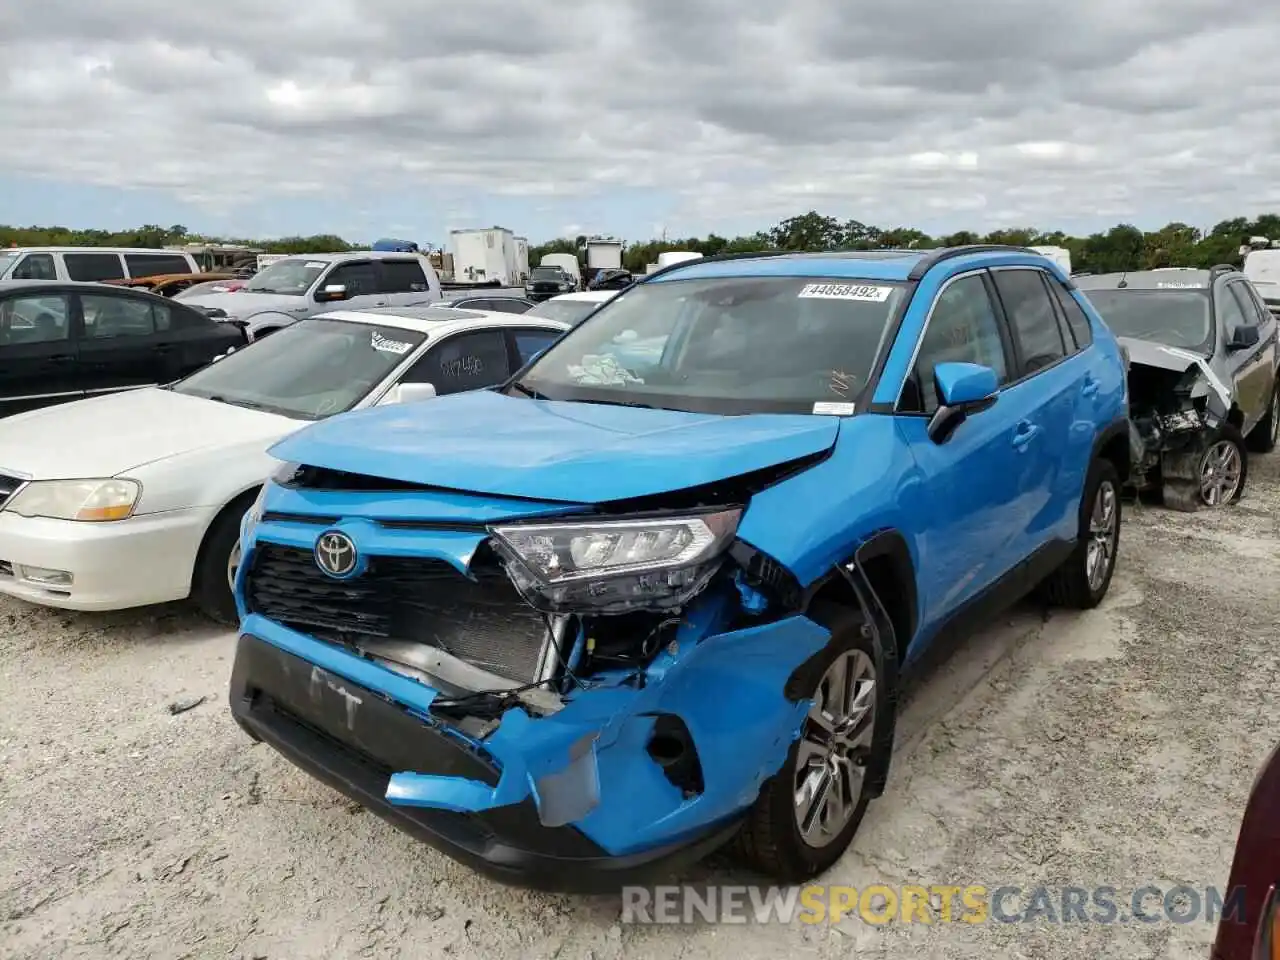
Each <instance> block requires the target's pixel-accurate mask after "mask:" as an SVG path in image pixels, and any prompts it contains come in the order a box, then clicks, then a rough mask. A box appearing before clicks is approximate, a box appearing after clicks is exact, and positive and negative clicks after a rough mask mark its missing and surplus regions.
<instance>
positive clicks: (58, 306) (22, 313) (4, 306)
mask: <svg viewBox="0 0 1280 960" xmlns="http://www.w3.org/2000/svg"><path fill="white" fill-rule="evenodd" d="M70 316H71V311H70V310H69V309H68V298H67V297H65V296H56V297H33V296H25V297H10V298H8V299H7V300H3V301H0V344H20V343H51V342H53V341H57V340H66V339H67V338H68V336H69V331H70V329H71V324H70V321H69V318H70Z"/></svg>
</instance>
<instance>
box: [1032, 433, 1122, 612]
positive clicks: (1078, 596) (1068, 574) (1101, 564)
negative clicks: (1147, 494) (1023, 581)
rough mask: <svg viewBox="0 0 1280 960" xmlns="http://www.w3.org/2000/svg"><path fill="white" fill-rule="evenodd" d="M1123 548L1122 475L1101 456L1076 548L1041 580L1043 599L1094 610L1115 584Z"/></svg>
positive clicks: (1088, 486)
mask: <svg viewBox="0 0 1280 960" xmlns="http://www.w3.org/2000/svg"><path fill="white" fill-rule="evenodd" d="M1119 550H1120V475H1119V473H1117V472H1116V467H1115V464H1113V463H1112V462H1111V461H1110V460H1106V459H1103V458H1101V457H1099V458H1098V459H1096V460H1094V461H1093V464H1092V465H1091V466H1090V467H1089V475H1088V477H1087V478H1086V479H1085V485H1084V496H1083V497H1081V498H1080V520H1079V526H1078V528H1077V533H1076V544H1075V549H1074V550H1072V551H1071V555H1070V556H1069V557H1067V559H1066V560H1065V561H1063V563H1062V566H1060V567H1058V569H1057V570H1055V571H1054V572H1053V573H1051V574H1050V575H1049V577H1048V578H1047V579H1046V580H1045V581H1044V582H1043V583H1041V584H1040V586H1039V590H1038V592H1039V594H1040V597H1041V599H1042V600H1044V601H1046V602H1047V603H1050V604H1052V605H1054V606H1058V607H1070V608H1073V609H1076V610H1091V609H1093V608H1094V607H1096V606H1097V605H1098V604H1100V603H1101V602H1102V598H1103V597H1105V596H1106V595H1107V590H1109V589H1110V587H1111V577H1112V575H1113V574H1114V573H1115V570H1116V555H1117V554H1118V553H1119Z"/></svg>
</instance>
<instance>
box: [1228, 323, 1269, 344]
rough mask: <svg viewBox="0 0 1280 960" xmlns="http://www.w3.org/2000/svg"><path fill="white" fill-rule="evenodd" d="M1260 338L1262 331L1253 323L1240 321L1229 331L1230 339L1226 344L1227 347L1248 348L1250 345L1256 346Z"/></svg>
mask: <svg viewBox="0 0 1280 960" xmlns="http://www.w3.org/2000/svg"><path fill="white" fill-rule="evenodd" d="M1260 339H1262V331H1261V330H1259V329H1258V327H1257V326H1256V325H1255V324H1252V323H1242V324H1241V325H1240V326H1238V327H1236V328H1235V329H1234V330H1232V331H1231V341H1230V342H1229V343H1228V344H1227V349H1228V350H1248V349H1249V348H1250V347H1256V346H1257V345H1258V341H1259V340H1260Z"/></svg>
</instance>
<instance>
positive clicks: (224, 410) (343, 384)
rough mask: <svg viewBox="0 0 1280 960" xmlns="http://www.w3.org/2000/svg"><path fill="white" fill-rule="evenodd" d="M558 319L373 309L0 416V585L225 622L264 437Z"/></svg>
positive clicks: (506, 354)
mask: <svg viewBox="0 0 1280 960" xmlns="http://www.w3.org/2000/svg"><path fill="white" fill-rule="evenodd" d="M566 329H567V326H566V324H564V323H562V322H559V321H556V320H549V319H545V318H542V319H540V318H537V317H532V318H530V317H526V316H523V315H518V314H509V313H488V312H481V311H472V310H447V309H440V308H432V307H388V308H383V309H375V310H360V311H339V312H334V313H328V314H324V315H322V316H317V317H312V318H310V319H307V320H303V321H300V322H298V323H296V324H294V325H292V326H289V327H286V328H285V329H283V330H280V331H279V332H278V333H276V334H274V335H273V336H270V337H267V338H265V339H263V340H261V341H258V342H256V343H254V344H252V345H251V346H248V347H245V348H243V349H241V350H239V351H237V352H235V353H232V354H229V355H227V356H224V357H222V358H220V359H219V360H218V361H216V362H214V363H213V364H211V365H209V366H207V367H205V368H204V369H203V370H200V371H198V372H196V373H194V374H192V375H191V376H189V377H187V378H186V379H184V380H179V381H177V382H176V383H172V384H168V385H167V386H163V387H153V388H150V389H143V390H133V391H127V392H124V393H118V394H112V395H108V396H102V397H94V398H92V399H88V400H80V401H76V402H73V403H68V404H63V405H60V406H55V407H47V408H45V409H41V410H34V411H31V412H29V413H22V414H18V415H17V416H13V417H8V418H6V419H0V593H4V594H8V595H10V596H14V597H19V598H21V599H23V600H28V601H31V602H33V603H38V604H43V605H46V606H52V607H63V608H66V609H72V610H116V609H122V608H125V607H136V606H142V605H144V604H151V603H162V602H165V601H170V600H180V599H183V598H185V597H191V598H192V599H194V600H195V601H196V602H197V603H198V604H199V605H200V607H201V608H202V609H203V610H204V611H205V612H206V613H208V614H209V615H210V616H212V617H214V618H216V619H219V620H222V621H224V622H233V621H234V620H235V616H236V611H235V604H234V602H233V600H232V596H231V583H232V579H233V575H234V571H235V566H236V563H237V562H238V556H239V554H238V549H239V547H238V536H237V535H238V533H239V527H240V520H241V518H242V517H243V515H244V513H245V512H246V511H247V510H248V508H249V507H250V506H251V505H252V503H253V500H254V498H255V497H256V496H257V492H258V489H259V487H260V486H261V484H262V481H263V479H264V478H265V477H266V476H267V475H268V474H270V472H271V470H272V469H274V468H275V467H276V466H278V464H277V463H276V461H274V460H273V459H272V458H271V457H269V456H268V455H267V452H266V451H267V449H268V448H269V447H270V446H272V445H273V444H274V443H275V442H276V441H277V440H280V439H281V438H283V437H284V436H286V435H287V434H289V433H291V432H293V431H295V430H298V429H300V428H301V427H303V426H305V425H306V424H307V423H308V422H311V421H315V420H319V419H322V418H324V417H328V416H332V415H334V414H338V413H343V412H345V411H348V410H357V409H360V408H363V407H368V406H371V405H373V404H380V403H403V402H408V401H412V400H419V399H427V398H429V397H432V396H436V395H437V394H440V395H443V394H448V393H456V392H459V391H462V390H472V389H477V388H481V387H487V386H492V385H494V384H497V383H501V382H503V381H504V380H506V379H507V378H508V377H509V376H510V374H511V373H513V372H514V371H515V370H516V369H518V368H519V367H520V366H522V365H523V364H524V362H526V361H527V360H529V359H530V358H531V357H532V356H533V355H534V354H536V353H539V352H540V351H542V350H543V349H545V348H546V347H547V346H548V345H549V344H550V343H551V342H552V341H554V340H555V339H556V338H557V337H559V336H560V334H561V333H563V332H564V330H566Z"/></svg>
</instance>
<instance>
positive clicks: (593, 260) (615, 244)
mask: <svg viewBox="0 0 1280 960" xmlns="http://www.w3.org/2000/svg"><path fill="white" fill-rule="evenodd" d="M621 269H622V241H621V240H614V239H613V238H611V237H593V238H592V239H590V240H588V241H587V272H588V273H595V272H596V271H598V270H621Z"/></svg>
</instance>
